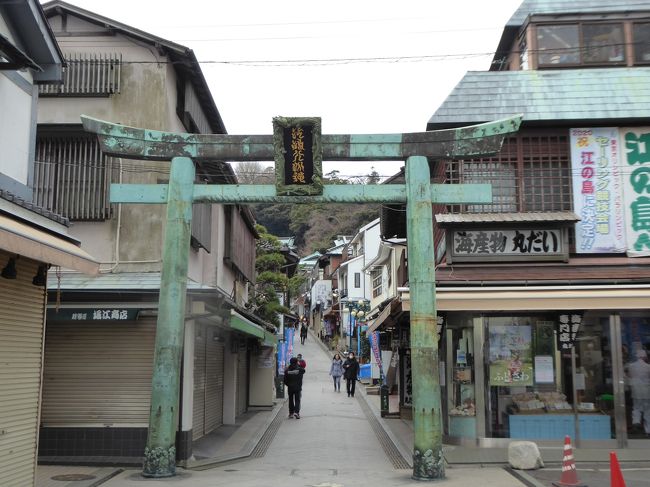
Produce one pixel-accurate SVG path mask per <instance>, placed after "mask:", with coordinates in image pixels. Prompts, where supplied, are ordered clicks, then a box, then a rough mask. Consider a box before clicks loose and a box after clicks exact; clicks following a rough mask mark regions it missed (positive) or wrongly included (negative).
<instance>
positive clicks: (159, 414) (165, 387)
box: [142, 157, 194, 477]
mask: <svg viewBox="0 0 650 487" xmlns="http://www.w3.org/2000/svg"><path fill="white" fill-rule="evenodd" d="M193 187H194V163H193V162H192V160H191V159H188V158H186V157H176V158H174V159H173V160H172V164H171V173H170V178H169V185H168V196H167V225H166V228H165V243H164V247H163V268H162V276H161V282H160V302H159V305H158V321H157V323H156V348H155V351H154V365H153V379H152V383H151V409H150V413H149V431H148V436H147V447H146V449H145V452H144V464H143V468H142V474H143V475H144V476H145V477H171V476H173V475H175V473H176V448H175V445H176V431H177V429H178V404H179V389H180V370H181V356H182V352H183V328H184V323H185V291H186V288H187V267H188V254H189V251H190V223H191V220H192V190H193Z"/></svg>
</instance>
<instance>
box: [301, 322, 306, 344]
mask: <svg viewBox="0 0 650 487" xmlns="http://www.w3.org/2000/svg"><path fill="white" fill-rule="evenodd" d="M305 340H307V323H306V322H304V321H303V322H302V324H301V325H300V344H301V345H304V344H305Z"/></svg>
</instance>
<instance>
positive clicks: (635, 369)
mask: <svg viewBox="0 0 650 487" xmlns="http://www.w3.org/2000/svg"><path fill="white" fill-rule="evenodd" d="M620 323H621V355H622V362H623V369H624V378H625V390H624V394H625V399H624V401H625V426H626V430H627V437H628V439H630V440H641V439H643V440H646V439H648V438H650V363H649V362H650V359H649V354H650V319H649V318H648V317H647V316H639V315H634V314H625V313H623V314H622V315H621V317H620Z"/></svg>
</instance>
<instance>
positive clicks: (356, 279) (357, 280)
mask: <svg viewBox="0 0 650 487" xmlns="http://www.w3.org/2000/svg"><path fill="white" fill-rule="evenodd" d="M354 287H355V288H357V289H358V288H360V287H361V273H360V272H355V273H354Z"/></svg>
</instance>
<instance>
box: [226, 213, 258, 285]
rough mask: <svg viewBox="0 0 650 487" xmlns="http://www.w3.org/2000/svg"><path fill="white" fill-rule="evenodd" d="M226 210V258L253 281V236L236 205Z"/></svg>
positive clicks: (254, 252)
mask: <svg viewBox="0 0 650 487" xmlns="http://www.w3.org/2000/svg"><path fill="white" fill-rule="evenodd" d="M225 211H226V238H227V249H226V259H227V260H228V261H229V262H230V263H231V264H232V265H233V266H234V267H235V268H236V269H237V270H238V271H239V272H241V273H242V275H243V276H244V277H245V278H246V279H248V280H249V281H251V282H254V281H255V254H256V251H255V237H254V236H253V234H252V233H251V231H250V229H249V228H248V225H247V224H246V222H245V220H244V217H243V216H242V215H241V213H240V209H239V207H238V206H228V207H226V208H225Z"/></svg>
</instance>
